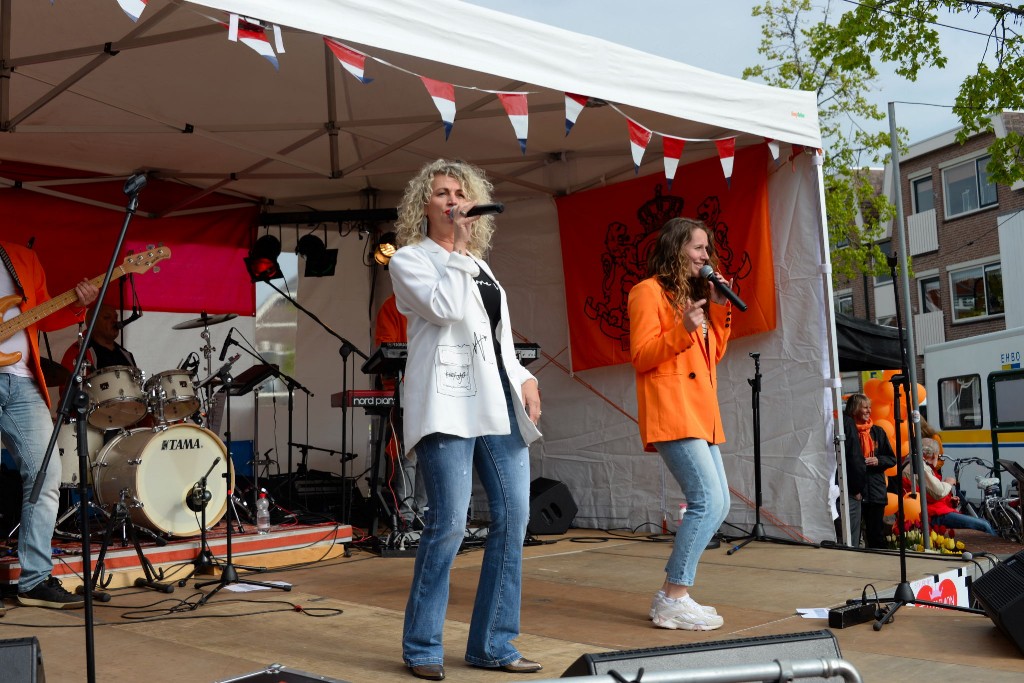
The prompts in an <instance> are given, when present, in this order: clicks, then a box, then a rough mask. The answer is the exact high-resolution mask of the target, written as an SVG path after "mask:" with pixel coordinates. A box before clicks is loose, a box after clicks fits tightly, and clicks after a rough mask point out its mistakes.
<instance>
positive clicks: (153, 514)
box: [93, 424, 234, 536]
mask: <svg viewBox="0 0 1024 683" xmlns="http://www.w3.org/2000/svg"><path fill="white" fill-rule="evenodd" d="M218 458H219V460H218ZM226 458H227V449H226V448H225V447H224V444H223V442H221V440H220V439H218V438H217V435H216V434H214V433H213V432H211V431H209V430H207V429H203V428H202V427H197V426H195V425H191V424H177V425H171V426H170V427H167V428H166V429H160V430H156V431H154V430H152V429H133V430H132V431H130V432H123V433H121V434H118V435H117V436H116V437H114V439H113V440H111V442H110V443H108V444H107V445H106V446H104V447H103V449H102V450H101V451H100V453H99V456H98V457H97V458H96V466H95V469H94V471H93V479H94V480H95V490H96V500H97V501H98V502H99V503H100V504H101V505H104V506H110V507H113V506H114V505H116V504H117V503H118V502H119V501H120V499H121V492H122V491H124V492H126V501H125V502H126V503H127V505H128V510H129V514H130V516H131V518H132V521H133V522H134V523H135V524H138V525H139V526H143V527H146V528H148V529H152V530H154V531H158V532H163V533H165V534H168V535H170V536H196V535H198V534H199V533H200V531H201V528H200V526H201V525H200V519H201V517H200V513H199V512H196V511H193V510H192V509H190V508H189V505H188V501H189V494H190V493H191V492H192V487H193V486H194V485H195V484H196V482H198V481H199V479H200V478H202V476H203V475H204V474H206V473H207V472H210V475H209V476H208V477H207V480H206V489H207V491H208V492H209V493H210V501H209V502H208V503H207V504H206V526H207V527H212V526H213V525H214V524H216V523H217V522H218V521H219V520H220V518H221V517H223V516H224V513H225V512H227V500H228V489H229V486H228V483H227V480H226V479H225V478H224V477H223V476H222V475H223V473H224V471H225V468H226V467H227V463H226ZM215 461H216V465H214V462H215ZM211 467H212V471H211ZM233 474H234V470H232V475H233ZM230 488H234V479H233V478H232V481H231V486H230Z"/></svg>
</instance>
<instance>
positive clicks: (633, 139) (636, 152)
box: [626, 118, 652, 174]
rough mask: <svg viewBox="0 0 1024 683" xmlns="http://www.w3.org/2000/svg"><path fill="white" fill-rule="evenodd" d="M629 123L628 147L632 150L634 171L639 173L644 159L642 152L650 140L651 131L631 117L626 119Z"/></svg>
mask: <svg viewBox="0 0 1024 683" xmlns="http://www.w3.org/2000/svg"><path fill="white" fill-rule="evenodd" d="M626 123H627V124H628V125H629V148H630V151H632V152H633V166H634V171H635V172H636V173H637V174H639V173H640V163H641V162H642V161H643V160H644V152H645V151H646V150H647V145H648V144H650V142H651V135H652V132H651V131H650V130H648V129H647V128H644V127H643V126H641V125H640V124H639V123H637V122H636V121H634V120H633V119H631V118H627V119H626Z"/></svg>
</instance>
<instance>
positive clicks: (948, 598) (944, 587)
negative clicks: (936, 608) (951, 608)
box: [917, 579, 956, 607]
mask: <svg viewBox="0 0 1024 683" xmlns="http://www.w3.org/2000/svg"><path fill="white" fill-rule="evenodd" d="M917 599H918V600H925V601H927V602H938V603H942V604H943V605H955V604H956V584H955V583H953V581H951V580H950V579H943V580H942V582H941V583H939V585H938V586H937V587H935V588H933V587H932V586H930V585H925V586H921V589H920V590H919V591H917ZM921 606H922V607H928V605H921Z"/></svg>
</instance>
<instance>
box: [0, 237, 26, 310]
mask: <svg viewBox="0 0 1024 683" xmlns="http://www.w3.org/2000/svg"><path fill="white" fill-rule="evenodd" d="M0 261H3V262H4V265H5V266H7V272H9V273H10V274H11V279H12V280H14V286H15V287H17V288H18V289H20V290H21V300H22V301H25V299H26V297H25V287H24V286H23V285H22V284H21V280H20V279H19V278H18V271H16V270H15V269H14V262H13V261H11V256H10V254H8V253H7V250H6V249H4V246H3V245H2V244H0Z"/></svg>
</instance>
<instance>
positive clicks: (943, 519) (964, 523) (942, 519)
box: [929, 512, 998, 536]
mask: <svg viewBox="0 0 1024 683" xmlns="http://www.w3.org/2000/svg"><path fill="white" fill-rule="evenodd" d="M929 521H930V522H931V523H932V526H935V525H938V526H947V527H949V528H950V529H974V530H975V531H984V532H985V533H986V534H989V535H990V536H998V534H997V533H996V530H995V529H993V528H992V525H991V524H989V522H988V520H987V519H982V518H981V517H971V516H970V515H964V514H961V513H959V512H950V513H947V514H945V515H935V516H933V517H932V518H931V519H930V520H929Z"/></svg>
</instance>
